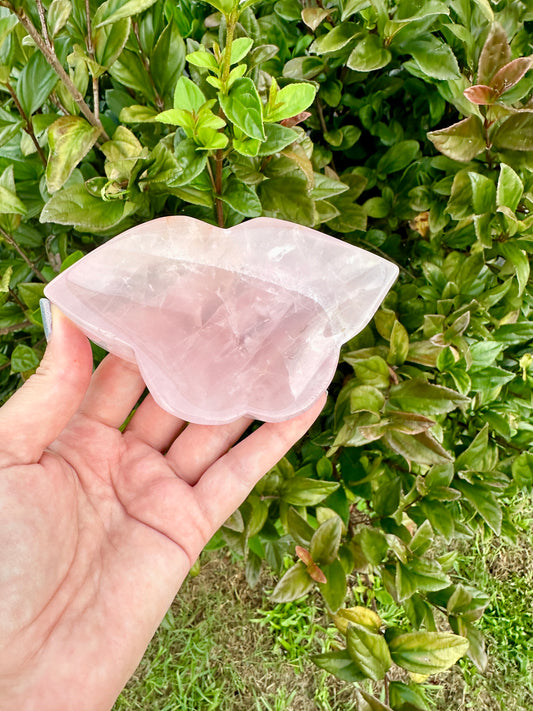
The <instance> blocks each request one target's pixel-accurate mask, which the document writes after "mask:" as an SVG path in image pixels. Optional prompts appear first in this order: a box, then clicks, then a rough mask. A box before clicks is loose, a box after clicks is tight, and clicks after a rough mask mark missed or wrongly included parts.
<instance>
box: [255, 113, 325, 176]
mask: <svg viewBox="0 0 533 711" xmlns="http://www.w3.org/2000/svg"><path fill="white" fill-rule="evenodd" d="M265 135H266V140H265V141H263V143H261V144H260V146H259V150H258V152H257V155H258V156H270V155H272V154H273V153H279V152H280V151H282V150H283V149H284V148H287V146H290V145H291V144H292V143H294V141H296V140H297V138H298V137H299V134H298V133H297V131H295V130H294V129H292V128H288V127H287V126H280V125H279V124H277V123H267V124H265ZM315 188H316V180H315Z"/></svg>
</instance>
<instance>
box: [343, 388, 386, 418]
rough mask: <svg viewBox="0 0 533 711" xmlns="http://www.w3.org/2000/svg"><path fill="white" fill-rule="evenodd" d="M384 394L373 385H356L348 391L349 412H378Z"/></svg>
mask: <svg viewBox="0 0 533 711" xmlns="http://www.w3.org/2000/svg"><path fill="white" fill-rule="evenodd" d="M384 404H385V396H384V395H383V393H382V392H381V390H378V389H377V388H376V387H374V386H373V385H358V386H357V387H355V388H353V389H352V390H351V392H350V412H361V411H362V410H366V411H368V412H380V410H381V408H382V407H383V405H384Z"/></svg>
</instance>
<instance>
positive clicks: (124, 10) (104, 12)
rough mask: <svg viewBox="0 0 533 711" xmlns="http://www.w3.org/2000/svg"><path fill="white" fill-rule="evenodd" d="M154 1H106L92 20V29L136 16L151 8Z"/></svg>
mask: <svg viewBox="0 0 533 711" xmlns="http://www.w3.org/2000/svg"><path fill="white" fill-rule="evenodd" d="M155 2H156V0H107V2H104V3H102V4H101V5H99V7H98V9H97V11H96V13H95V15H94V19H93V25H94V27H101V26H102V25H109V24H110V23H114V22H117V21H118V20H122V19H124V18H125V17H131V16H132V15H138V14H139V13H140V12H143V11H144V10H147V9H148V8H149V7H151V6H152V5H153V4H154V3H155Z"/></svg>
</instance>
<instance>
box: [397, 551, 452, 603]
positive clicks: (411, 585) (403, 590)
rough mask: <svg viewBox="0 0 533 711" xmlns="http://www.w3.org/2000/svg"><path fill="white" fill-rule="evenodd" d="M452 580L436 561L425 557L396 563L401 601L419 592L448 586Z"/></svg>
mask: <svg viewBox="0 0 533 711" xmlns="http://www.w3.org/2000/svg"><path fill="white" fill-rule="evenodd" d="M449 584H450V580H449V578H448V576H447V575H446V574H445V573H443V572H442V569H441V567H440V565H439V564H438V563H437V562H436V561H431V560H425V559H423V558H419V559H416V558H415V559H414V560H412V561H410V562H409V563H402V562H401V561H397V563H396V589H397V591H398V598H399V600H400V601H402V600H407V599H408V598H410V597H411V596H412V595H413V594H414V593H417V592H431V591H436V590H443V589H444V588H446V587H448V585H449Z"/></svg>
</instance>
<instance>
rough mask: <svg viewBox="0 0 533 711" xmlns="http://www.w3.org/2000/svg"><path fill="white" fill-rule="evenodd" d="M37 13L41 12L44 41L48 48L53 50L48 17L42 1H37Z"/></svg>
mask: <svg viewBox="0 0 533 711" xmlns="http://www.w3.org/2000/svg"><path fill="white" fill-rule="evenodd" d="M37 11H38V12H39V19H40V21H41V32H42V34H43V39H44V41H45V42H46V44H47V45H48V47H50V49H53V45H52V43H51V41H50V36H49V34H48V25H47V24H46V15H45V12H44V7H43V3H42V0H37Z"/></svg>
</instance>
